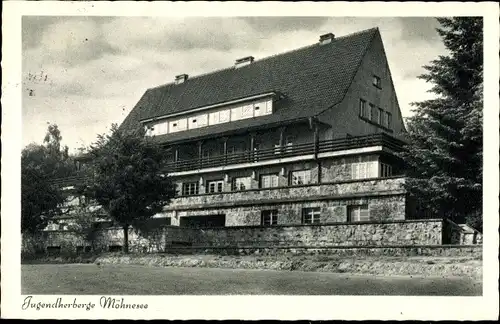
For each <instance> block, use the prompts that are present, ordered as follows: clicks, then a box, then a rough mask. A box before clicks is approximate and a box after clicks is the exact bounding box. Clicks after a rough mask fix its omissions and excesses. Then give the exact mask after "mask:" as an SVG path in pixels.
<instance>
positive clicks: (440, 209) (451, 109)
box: [402, 17, 483, 227]
mask: <svg viewBox="0 0 500 324" xmlns="http://www.w3.org/2000/svg"><path fill="white" fill-rule="evenodd" d="M438 21H439V23H440V24H441V27H440V28H438V29H437V31H438V33H439V35H440V36H441V37H442V40H443V42H444V45H445V46H446V48H447V50H448V54H447V55H442V56H439V57H438V58H437V59H435V60H433V61H432V62H431V63H430V64H429V65H427V66H424V68H425V69H426V70H427V72H426V73H425V74H423V75H421V76H420V77H419V78H421V79H423V80H425V81H427V82H429V83H432V84H433V88H432V89H431V92H433V93H434V94H435V95H436V98H435V99H431V100H425V101H421V102H417V103H414V104H413V105H414V109H413V112H414V116H412V117H410V118H408V120H407V122H408V125H407V126H408V127H407V129H408V139H409V145H408V146H407V151H406V152H404V153H403V154H402V157H403V158H404V160H405V161H406V163H407V165H408V167H409V168H408V181H407V182H406V188H407V189H408V191H409V193H410V194H411V195H412V196H414V197H415V198H417V200H418V202H419V205H420V206H421V207H422V208H423V209H424V210H426V211H429V212H431V213H432V214H433V215H437V216H442V217H447V218H450V219H452V220H454V221H457V222H464V221H466V220H467V221H468V222H469V223H471V224H473V225H475V226H476V227H478V226H480V224H481V223H482V222H481V219H480V217H481V215H482V213H481V212H480V211H481V207H482V186H481V184H482V175H483V174H482V149H483V137H482V112H483V92H482V87H483V21H482V18H480V17H479V18H477V17H458V18H438ZM478 211H479V212H478ZM469 215H475V216H472V219H471V218H468V216H469Z"/></svg>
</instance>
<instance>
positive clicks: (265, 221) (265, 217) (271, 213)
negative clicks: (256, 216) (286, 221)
mask: <svg viewBox="0 0 500 324" xmlns="http://www.w3.org/2000/svg"><path fill="white" fill-rule="evenodd" d="M260 224H261V225H262V226H272V225H278V210H277V209H269V210H263V211H261V213H260Z"/></svg>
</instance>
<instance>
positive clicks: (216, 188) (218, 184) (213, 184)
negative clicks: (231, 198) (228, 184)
mask: <svg viewBox="0 0 500 324" xmlns="http://www.w3.org/2000/svg"><path fill="white" fill-rule="evenodd" d="M212 188H213V189H212ZM223 191H224V180H208V181H207V192H208V193H218V192H223Z"/></svg>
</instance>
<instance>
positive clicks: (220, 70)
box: [147, 27, 378, 90]
mask: <svg viewBox="0 0 500 324" xmlns="http://www.w3.org/2000/svg"><path fill="white" fill-rule="evenodd" d="M376 30H378V27H372V28H368V29H364V30H360V31H357V32H354V33H350V34H346V35H343V36H340V37H335V40H338V39H344V38H348V37H352V36H358V35H360V34H364V33H368V32H374V31H376ZM318 45H319V44H318V43H313V44H309V45H305V46H301V47H298V48H295V49H292V50H289V51H286V52H281V53H276V54H273V55H269V56H266V57H263V58H261V59H257V60H254V61H253V63H252V64H255V63H257V62H262V61H265V60H268V59H271V58H275V57H277V56H281V55H285V54H290V53H294V52H298V51H301V50H305V49H307V48H311V47H314V46H318ZM233 69H234V66H228V67H225V68H220V69H216V70H212V71H209V72H205V73H201V74H198V75H195V76H193V77H188V81H189V80H192V79H195V78H200V77H203V76H207V75H210V74H215V73H219V72H222V71H226V70H233ZM174 84H175V81H171V82H168V83H164V84H161V85H158V86H155V87H151V88H148V89H147V90H154V89H159V88H162V87H166V86H169V85H174Z"/></svg>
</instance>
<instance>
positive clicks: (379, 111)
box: [377, 108, 384, 125]
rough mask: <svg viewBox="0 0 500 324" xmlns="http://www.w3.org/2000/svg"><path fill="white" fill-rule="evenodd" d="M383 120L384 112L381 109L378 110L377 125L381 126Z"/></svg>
mask: <svg viewBox="0 0 500 324" xmlns="http://www.w3.org/2000/svg"><path fill="white" fill-rule="evenodd" d="M383 118H384V110H383V109H382V108H379V109H378V120H377V123H379V124H380V125H382V119H383Z"/></svg>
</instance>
